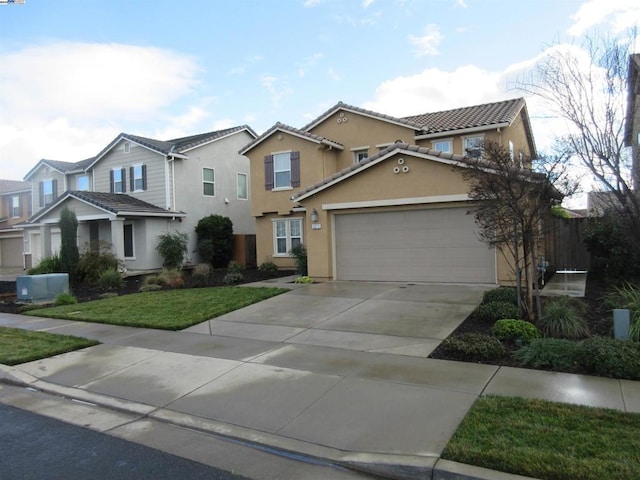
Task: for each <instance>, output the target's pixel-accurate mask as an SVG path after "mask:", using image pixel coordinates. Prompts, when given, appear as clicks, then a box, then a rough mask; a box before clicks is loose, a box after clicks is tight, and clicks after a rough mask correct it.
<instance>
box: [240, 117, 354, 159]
mask: <svg viewBox="0 0 640 480" xmlns="http://www.w3.org/2000/svg"><path fill="white" fill-rule="evenodd" d="M277 132H282V133H287V134H290V135H293V136H294V137H298V138H301V139H303V140H307V141H310V142H314V143H317V144H321V145H327V146H330V147H333V148H337V149H338V150H344V145H342V144H341V143H338V142H334V141H333V140H330V139H328V138H326V137H322V136H320V135H316V134H314V133H310V132H306V131H304V130H298V129H297V128H294V127H291V126H289V125H285V124H284V123H280V122H278V123H276V124H275V125H274V126H273V127H271V128H270V129H269V130H267V131H266V132H264V133H263V134H262V135H260V136H259V137H258V138H256V139H255V140H254V141H253V142H251V143H249V144H247V145H245V146H244V147H243V148H242V149H241V150H240V152H239V153H240V155H244V154H246V153H247V152H248V151H250V150H253V149H254V148H255V147H257V146H258V145H260V144H261V143H262V142H264V141H265V140H267V139H268V138H269V137H271V136H272V135H274V134H275V133H277Z"/></svg>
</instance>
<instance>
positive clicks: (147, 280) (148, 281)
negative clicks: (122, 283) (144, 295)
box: [142, 273, 163, 287]
mask: <svg viewBox="0 0 640 480" xmlns="http://www.w3.org/2000/svg"><path fill="white" fill-rule="evenodd" d="M148 285H158V286H160V287H161V286H162V285H163V281H162V279H161V278H160V275H156V274H155V273H153V274H151V275H147V276H146V277H144V280H143V281H142V286H143V287H146V286H148Z"/></svg>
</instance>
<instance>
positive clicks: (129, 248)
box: [124, 223, 135, 258]
mask: <svg viewBox="0 0 640 480" xmlns="http://www.w3.org/2000/svg"><path fill="white" fill-rule="evenodd" d="M134 257H135V255H134V251H133V224H132V223H125V224H124V258H134Z"/></svg>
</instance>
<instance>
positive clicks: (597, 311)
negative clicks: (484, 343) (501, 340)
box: [429, 275, 613, 367]
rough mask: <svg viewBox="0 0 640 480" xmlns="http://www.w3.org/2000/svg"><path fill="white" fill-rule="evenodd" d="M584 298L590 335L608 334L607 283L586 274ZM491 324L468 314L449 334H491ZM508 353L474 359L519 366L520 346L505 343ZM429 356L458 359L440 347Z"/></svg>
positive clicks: (609, 330)
mask: <svg viewBox="0 0 640 480" xmlns="http://www.w3.org/2000/svg"><path fill="white" fill-rule="evenodd" d="M586 287H587V288H586V291H585V298H583V299H581V300H582V301H584V302H585V303H586V304H587V305H588V309H587V313H586V316H585V320H586V322H587V325H588V326H589V330H590V331H591V334H592V335H600V336H610V335H611V331H612V328H613V318H612V314H611V312H610V311H609V310H607V309H606V308H605V307H604V305H603V301H602V298H603V295H604V294H605V293H606V292H607V288H608V284H607V283H606V282H605V281H603V280H602V279H600V278H598V277H597V276H595V275H587V286H586ZM492 326H493V325H491V324H489V323H487V322H483V321H480V320H478V319H476V318H474V316H473V314H471V315H469V316H468V317H467V318H466V320H465V321H464V322H462V323H461V324H460V326H458V328H457V329H456V330H454V331H453V333H452V334H451V336H460V335H462V334H463V333H483V334H486V335H491V327H492ZM505 347H506V348H507V351H508V354H507V356H506V357H505V358H504V359H502V360H501V361H500V362H490V361H476V362H475V363H487V364H491V365H496V364H499V365H504V366H510V367H521V365H520V363H519V362H518V361H516V360H515V359H514V358H513V353H515V352H516V351H517V350H518V349H519V348H520V346H519V345H516V344H515V343H510V344H509V343H507V344H505ZM429 358H437V359H440V360H458V359H457V358H452V357H450V356H449V355H448V354H447V352H445V350H444V349H443V348H441V347H438V348H436V349H435V350H434V351H433V352H432V353H431V355H429Z"/></svg>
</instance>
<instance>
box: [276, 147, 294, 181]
mask: <svg viewBox="0 0 640 480" xmlns="http://www.w3.org/2000/svg"><path fill="white" fill-rule="evenodd" d="M273 185H274V188H284V187H290V186H291V152H286V153H276V154H274V155H273Z"/></svg>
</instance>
